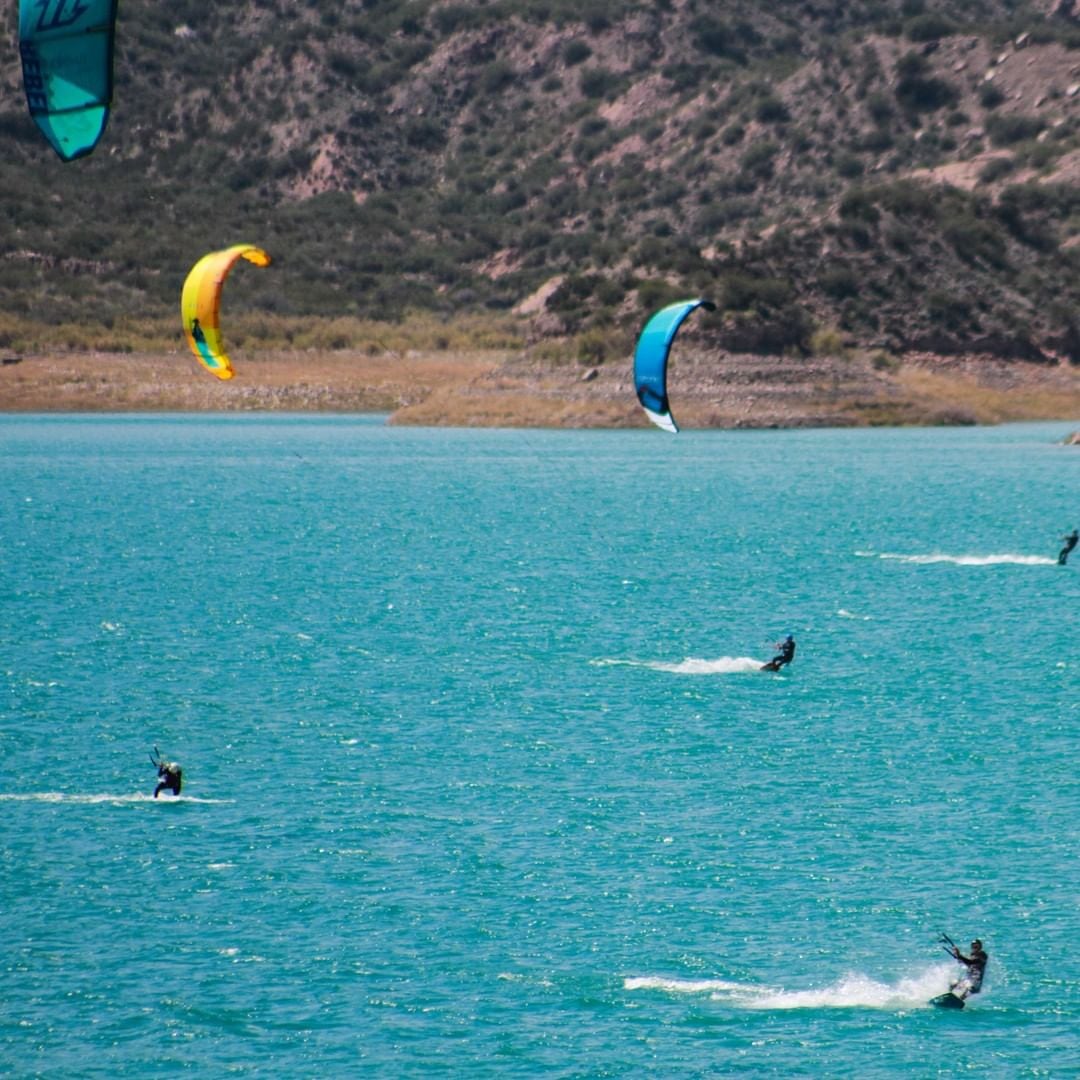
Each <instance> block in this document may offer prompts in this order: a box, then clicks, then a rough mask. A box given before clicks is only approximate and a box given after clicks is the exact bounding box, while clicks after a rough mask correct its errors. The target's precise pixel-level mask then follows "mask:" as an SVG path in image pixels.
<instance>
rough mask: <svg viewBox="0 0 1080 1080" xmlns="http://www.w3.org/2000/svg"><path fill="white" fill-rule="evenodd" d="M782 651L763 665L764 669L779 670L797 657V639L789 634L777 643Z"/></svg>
mask: <svg viewBox="0 0 1080 1080" xmlns="http://www.w3.org/2000/svg"><path fill="white" fill-rule="evenodd" d="M776 648H778V649H779V650H780V652H779V653H778V654H777V655H776V656H774V657H773V658H772V659H771V660H770V661H769V662H768V663H767V664H765V665H764V667H762V669H761V670H762V671H779V670H780V669H781V668H782V667H783V666H784V665H785V664H790V663H791V661H792V660H794V659H795V639H794V638H793V637H792V636H791V635H790V634H788V636H787V637H786V638H784V640H783V641H778V642H777V643H776Z"/></svg>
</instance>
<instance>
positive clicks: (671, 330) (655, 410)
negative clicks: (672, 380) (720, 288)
mask: <svg viewBox="0 0 1080 1080" xmlns="http://www.w3.org/2000/svg"><path fill="white" fill-rule="evenodd" d="M698 308H704V309H705V310H706V311H715V310H716V305H715V304H714V303H712V302H711V301H709V300H700V299H698V300H679V301H677V302H676V303H674V304H668V305H667V307H663V308H661V309H660V310H659V311H657V312H654V314H653V315H651V316H650V317H649V320H648V322H646V323H645V327H644V329H643V330H642V331H641V335H640V336H639V337H638V341H637V348H636V349H635V350H634V391H635V393H636V394H637V397H638V401H640V402H641V407H642V408H643V409H644V410H645V415H646V416H648V418H649V419H650V420H651V421H652V422H653V423H654V424H655V425H656V426H657V427H658V428H663V430H664V431H670V432H672V433H674V432H677V431H678V430H679V425H678V424H676V423H675V418H674V417H673V416H672V415H671V406H670V403H669V402H668V392H667V368H668V354H669V353H670V352H671V345H672V342H673V341H674V340H675V335H676V334H677V333H678V332H679V327H680V326H682V324H683V322H684V320H685V319H686V317H687V316H688V315H689V314H690V313H691V312H693V311H696V310H697V309H698Z"/></svg>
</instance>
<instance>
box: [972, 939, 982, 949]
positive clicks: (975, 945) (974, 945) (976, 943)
mask: <svg viewBox="0 0 1080 1080" xmlns="http://www.w3.org/2000/svg"><path fill="white" fill-rule="evenodd" d="M971 951H972V952H982V942H981V941H980V940H979V939H978V938H976V939H975V940H974V941H973V942H972V943H971Z"/></svg>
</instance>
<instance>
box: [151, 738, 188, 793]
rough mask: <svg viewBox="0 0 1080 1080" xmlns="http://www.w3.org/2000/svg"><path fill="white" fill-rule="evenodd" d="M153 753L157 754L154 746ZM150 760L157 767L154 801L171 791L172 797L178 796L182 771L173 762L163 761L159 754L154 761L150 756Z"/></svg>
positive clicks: (181, 782)
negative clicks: (163, 793) (165, 792)
mask: <svg viewBox="0 0 1080 1080" xmlns="http://www.w3.org/2000/svg"><path fill="white" fill-rule="evenodd" d="M154 751H155V752H157V747H156V746H155V747H154ZM150 760H151V761H152V762H153V763H154V764H155V765H156V766H157V774H158V778H159V779H158V786H157V787H156V788H154V798H155V799H156V798H157V797H158V796H159V795H160V794H161V793H162V792H163V791H171V792H172V793H173V794H174V795H179V794H180V787H181V785H182V784H183V782H184V770H183V769H181V768H180V766H179V765H177V764H176V762H175V761H163V760H162V759H161V754H160V753H158V756H157V758H156V759H155V758H154V756H153V754H151V755H150Z"/></svg>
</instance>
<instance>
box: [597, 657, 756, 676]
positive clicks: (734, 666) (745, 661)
mask: <svg viewBox="0 0 1080 1080" xmlns="http://www.w3.org/2000/svg"><path fill="white" fill-rule="evenodd" d="M591 662H592V663H593V664H595V665H597V666H598V667H612V666H616V665H622V666H625V667H640V668H648V669H649V670H650V671H667V672H670V673H671V674H673V675H742V674H744V673H746V672H748V671H760V670H761V666H762V664H764V663H765V661H764V660H755V659H754V658H753V657H752V656H720V657H717V658H716V659H715V660H701V659H698V658H697V657H694V656H688V657H687V658H686V659H685V660H681V661H680V662H679V663H677V664H672V663H667V662H664V661H661V660H593V661H591Z"/></svg>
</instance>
